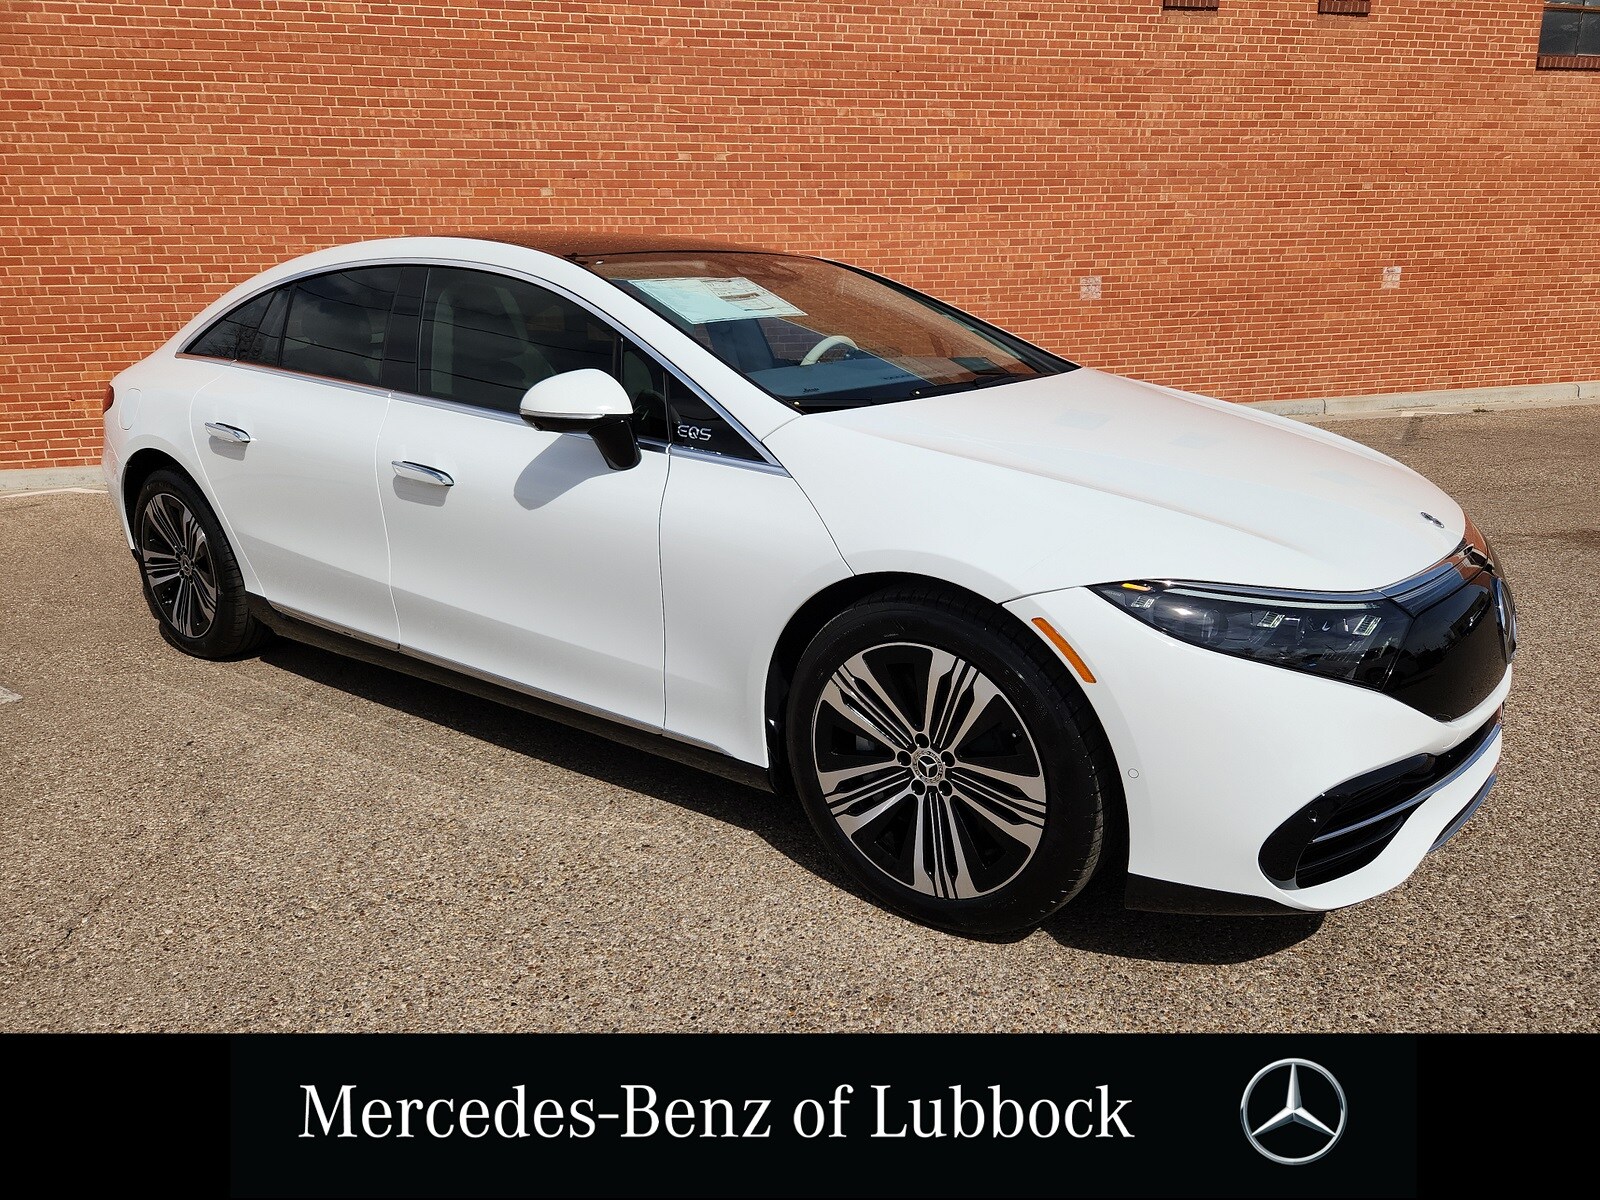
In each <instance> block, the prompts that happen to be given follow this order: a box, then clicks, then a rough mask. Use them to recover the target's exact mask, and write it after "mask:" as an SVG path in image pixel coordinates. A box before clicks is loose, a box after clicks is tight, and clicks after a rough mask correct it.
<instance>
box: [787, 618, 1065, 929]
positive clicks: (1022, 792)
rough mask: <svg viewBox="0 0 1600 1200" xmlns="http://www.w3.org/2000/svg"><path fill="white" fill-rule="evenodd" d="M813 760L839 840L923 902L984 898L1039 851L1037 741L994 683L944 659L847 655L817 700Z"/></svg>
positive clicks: (918, 653) (903, 648)
mask: <svg viewBox="0 0 1600 1200" xmlns="http://www.w3.org/2000/svg"><path fill="white" fill-rule="evenodd" d="M812 762H813V765H814V767H815V769H816V774H817V779H818V781H819V782H820V784H821V785H822V797H823V800H824V802H825V803H826V804H827V806H828V813H829V815H830V816H831V817H832V819H833V821H834V823H835V824H836V825H837V826H838V827H839V831H840V832H841V833H842V834H843V835H844V836H845V837H846V838H848V839H850V842H851V843H852V844H853V845H854V846H855V848H856V849H857V850H858V851H859V852H860V853H861V856H862V857H863V858H864V859H866V861H868V862H869V863H871V864H872V865H873V866H874V867H876V868H877V869H878V870H880V871H882V872H883V873H884V874H885V875H887V876H889V878H891V879H894V880H897V881H899V882H900V883H901V884H903V885H905V886H907V887H910V888H912V889H913V890H914V891H917V892H921V893H922V894H924V895H928V896H938V897H942V898H945V899H950V900H968V899H971V898H973V897H975V896H982V895H986V894H987V893H989V892H992V891H994V890H995V889H996V888H1000V887H1003V886H1005V885H1006V884H1007V883H1009V882H1011V880H1013V879H1015V878H1016V877H1017V875H1018V874H1019V873H1020V872H1021V871H1022V870H1023V869H1024V868H1026V867H1027V865H1028V863H1029V861H1030V860H1031V859H1032V858H1033V855H1034V852H1035V851H1036V850H1038V848H1039V837H1040V835H1041V834H1042V833H1043V832H1044V822H1045V812H1046V805H1047V803H1048V797H1047V793H1046V790H1045V785H1044V769H1043V767H1042V766H1041V764H1040V762H1039V752H1038V751H1037V750H1036V749H1035V748H1034V744H1033V738H1032V737H1030V736H1029V735H1028V730H1027V728H1026V727H1025V726H1024V725H1023V723H1022V718H1021V717H1019V716H1018V715H1017V710H1016V708H1015V707H1013V706H1012V704H1011V702H1010V701H1009V700H1007V699H1006V697H1005V694H1004V693H1003V692H1001V690H1000V689H999V688H998V687H997V686H995V683H994V681H993V680H991V679H990V678H989V677H988V676H987V675H985V674H984V673H983V672H982V671H980V670H979V669H978V668H977V667H975V666H973V665H972V664H971V663H970V662H967V661H965V660H964V659H961V658H958V657H956V656H955V655H954V654H951V653H950V652H949V651H947V650H941V649H938V648H937V647H934V646H925V645H920V644H918V643H915V642H892V643H889V644H888V645H882V646H874V647H873V648H871V649H869V650H865V651H863V652H862V653H860V654H856V655H853V656H851V658H850V659H849V660H848V661H847V662H845V663H843V664H842V665H841V666H840V667H839V668H838V670H836V671H835V672H834V673H833V676H832V677H831V678H830V679H829V680H828V683H827V686H825V687H824V688H823V689H822V695H821V696H820V697H819V698H818V700H817V706H816V711H815V714H814V715H813V718H812Z"/></svg>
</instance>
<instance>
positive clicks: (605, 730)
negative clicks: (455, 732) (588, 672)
mask: <svg viewBox="0 0 1600 1200" xmlns="http://www.w3.org/2000/svg"><path fill="white" fill-rule="evenodd" d="M250 613H251V615H252V616H254V617H255V618H256V619H257V620H258V621H260V622H261V623H262V624H263V625H265V626H266V627H267V628H268V629H270V630H272V631H273V632H274V633H276V634H279V635H281V636H283V637H286V638H289V639H291V640H292V641H296V642H303V643H305V644H306V645H308V646H315V647H317V648H318V649H319V650H327V651H329V652H330V653H333V654H339V655H343V656H344V657H346V658H355V659H359V660H360V661H362V662H365V663H371V664H372V665H373V666H377V667H385V668H387V669H388V670H391V671H398V672H399V673H400V674H402V675H410V676H411V677H413V678H415V679H423V680H426V681H427V682H429V683H436V684H439V685H440V686H442V687H447V688H453V689H455V690H456V691H458V692H465V693H467V694H468V695H469V696H478V697H480V698H481V699H484V700H492V701H493V702H495V703H496V704H504V705H506V706H508V707H510V708H517V709H521V710H522V711H523V712H526V713H531V714H533V715H534V716H536V717H542V718H543V719H545V720H547V721H554V722H556V723H557V724H560V725H566V726H568V727H570V728H573V729H581V730H583V732H585V733H592V734H595V735H596V736H598V737H603V738H606V739H608V740H610V741H613V742H619V743H621V744H622V745H624V746H631V747H633V748H634V749H635V750H643V751H644V752H645V753H647V754H654V755H657V756H658V757H660V758H668V759H671V760H672V761H673V762H678V763H682V764H683V765H685V766H689V767H694V768H696V769H697V770H701V771H706V772H708V773H710V774H712V775H716V776H719V777H720V778H722V779H727V780H730V781H732V782H733V783H740V784H743V785H744V786H746V787H752V788H756V789H758V790H760V791H764V792H771V791H775V790H776V788H775V787H774V786H773V781H772V775H771V772H770V771H768V770H767V769H766V768H765V767H758V766H756V765H755V764H754V763H747V762H741V761H740V760H739V759H736V758H732V757H730V756H728V755H726V754H720V753H718V752H717V751H715V750H708V749H704V748H702V747H700V746H692V745H690V744H688V743H687V742H680V741H678V740H677V739H676V738H671V737H668V736H666V735H665V734H660V733H652V732H651V731H650V730H648V729H636V728H634V727H633V726H630V725H624V724H621V723H619V722H616V721H608V720H607V719H606V718H604V717H602V716H597V715H595V714H593V713H588V712H583V711H580V710H579V709H575V708H568V707H566V706H565V705H562V704H557V703H555V702H554V701H550V700H545V699H543V698H541V697H539V696H530V695H528V694H527V693H525V692H519V691H517V690H516V689H514V688H508V687H501V686H500V685H499V684H495V683H490V682H489V681H488V680H486V679H478V678H476V677H474V676H471V675H465V674H462V673H461V672H459V671H452V670H450V668H448V667H442V666H437V665H435V664H434V663H431V662H426V661H424V660H422V659H420V658H413V657H412V656H411V655H409V654H405V653H403V652H402V651H400V650H391V649H389V648H388V647H387V646H380V645H375V644H373V643H372V642H366V641H362V640H361V639H360V638H357V637H352V636H350V635H349V634H344V633H339V632H337V631H335V630H332V629H324V628H323V627H322V626H320V625H313V624H311V623H310V622H309V621H302V620H299V619H298V618H295V617H291V616H288V615H287V614H285V613H281V612H279V611H278V610H277V609H275V608H273V607H272V605H271V604H269V603H267V601H265V600H263V599H262V598H261V597H260V596H251V597H250Z"/></svg>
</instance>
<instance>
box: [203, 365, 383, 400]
mask: <svg viewBox="0 0 1600 1200" xmlns="http://www.w3.org/2000/svg"><path fill="white" fill-rule="evenodd" d="M176 357H178V358H188V359H193V360H194V361H196V362H208V363H215V364H216V365H217V366H219V367H235V368H237V369H239V370H241V371H254V372H257V373H259V374H262V375H279V376H282V377H284V378H285V379H304V380H307V381H309V382H311V383H320V384H323V385H325V386H327V387H337V388H348V389H349V390H350V391H352V392H360V393H362V394H364V395H368V396H378V397H380V398H382V399H384V400H388V399H390V398H392V397H393V395H394V392H393V390H392V389H390V388H386V387H379V386H377V385H375V384H370V383H356V382H355V381H354V380H350V379H339V378H337V377H335V376H333V375H312V374H311V373H310V372H308V371H290V370H287V369H286V368H284V367H269V366H267V365H266V364H264V363H252V362H240V361H239V360H238V359H236V358H211V357H209V356H207V355H204V354H178V355H176ZM218 378H221V377H220V376H219V377H218ZM213 382H215V380H213ZM208 386H209V385H208Z"/></svg>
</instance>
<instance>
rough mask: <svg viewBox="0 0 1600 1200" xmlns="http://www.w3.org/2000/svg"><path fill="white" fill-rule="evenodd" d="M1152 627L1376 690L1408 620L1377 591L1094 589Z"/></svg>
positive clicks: (1190, 586) (1132, 585)
mask: <svg viewBox="0 0 1600 1200" xmlns="http://www.w3.org/2000/svg"><path fill="white" fill-rule="evenodd" d="M1092 590H1093V591H1095V592H1096V593H1098V594H1099V595H1101V596H1103V597H1104V598H1105V599H1107V600H1109V601H1111V603H1113V604H1115V605H1116V606H1117V607H1118V608H1120V609H1122V610H1123V611H1124V612H1126V613H1128V614H1129V615H1130V616H1133V617H1137V618H1138V619H1139V620H1141V621H1143V622H1144V623H1145V624H1146V625H1149V626H1150V627H1151V628H1152V629H1158V630H1160V631H1161V632H1162V633H1164V634H1166V635H1167V636H1168V637H1175V638H1177V639H1178V640H1179V641H1182V642H1188V643H1189V644H1190V645H1194V646H1201V647H1204V648H1205V649H1207V650H1215V651H1217V652H1218V653H1220V654H1232V655H1234V656H1235V657H1238V658H1250V659H1254V660H1255V661H1257V662H1264V663H1271V664H1272V665H1273V666H1277V667H1288V668H1289V669H1290V670H1294V671H1306V672H1309V673H1311V674H1314V675H1325V676H1327V677H1329V678H1330V679H1343V680H1347V681H1349V682H1351V683H1358V684H1361V685H1362V686H1364V687H1370V688H1382V687H1383V685H1384V684H1385V683H1387V682H1388V680H1389V672H1390V671H1392V670H1393V669H1394V664H1395V659H1396V658H1397V657H1398V654H1399V649H1400V646H1401V644H1402V643H1403V642H1404V641H1405V636H1406V631H1407V629H1408V628H1409V627H1410V625H1411V618H1410V616H1409V615H1407V613H1406V612H1405V611H1404V610H1403V609H1402V608H1401V607H1400V606H1399V605H1398V604H1395V603H1394V602H1393V601H1392V600H1387V599H1385V598H1383V597H1381V596H1374V597H1358V598H1352V599H1350V600H1348V601H1344V600H1340V601H1332V600H1325V599H1323V598H1321V597H1305V596H1295V595H1293V594H1290V593H1285V594H1281V595H1280V594H1275V593H1271V592H1262V591H1255V590H1253V589H1234V588H1219V587H1215V586H1213V585H1211V584H1202V583H1161V582H1150V581H1135V582H1129V583H1103V584H1100V585H1098V586H1096V587H1095V588H1093V589H1092Z"/></svg>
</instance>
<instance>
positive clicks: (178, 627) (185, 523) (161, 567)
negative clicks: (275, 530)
mask: <svg viewBox="0 0 1600 1200" xmlns="http://www.w3.org/2000/svg"><path fill="white" fill-rule="evenodd" d="M129 524H130V525H131V526H132V527H133V541H134V548H135V553H136V554H137V556H138V559H139V577H140V579H141V580H142V582H143V584H144V598H145V603H147V604H148V605H149V606H150V612H151V615H153V616H154V617H155V619H156V623H157V624H158V625H159V626H160V628H161V636H162V637H164V638H166V639H167V641H168V642H170V643H171V644H172V645H174V646H176V647H177V648H178V649H179V650H182V651H183V652H184V653H185V654H192V655H194V656H195V657H196V658H235V657H237V656H239V655H241V654H248V653H250V652H251V651H253V650H255V649H257V648H258V647H259V646H261V645H262V644H263V643H264V642H266V641H267V640H268V638H269V637H270V636H271V634H270V631H269V630H268V629H267V628H266V626H264V625H262V624H261V622H259V621H257V620H256V619H255V618H254V617H253V616H251V615H250V600H249V597H248V596H247V595H246V593H245V588H244V579H243V577H242V576H241V575H240V574H239V560H238V559H237V558H236V557H235V556H234V553H233V547H231V546H229V545H228V539H227V537H226V535H224V533H223V532H222V526H221V524H220V523H219V522H218V521H217V517H216V514H215V513H213V512H212V511H211V506H210V505H209V504H207V503H206V499H205V497H204V496H202V495H201V494H200V489H199V488H197V487H195V486H194V484H193V483H192V482H190V481H189V480H188V479H187V478H185V477H184V476H182V475H180V474H178V473H177V472H176V471H155V472H152V474H151V475H150V477H149V478H148V479H146V480H145V481H144V486H143V487H141V488H140V489H139V495H138V496H137V497H136V498H135V499H134V502H133V509H132V511H131V512H130V514H129Z"/></svg>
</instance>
